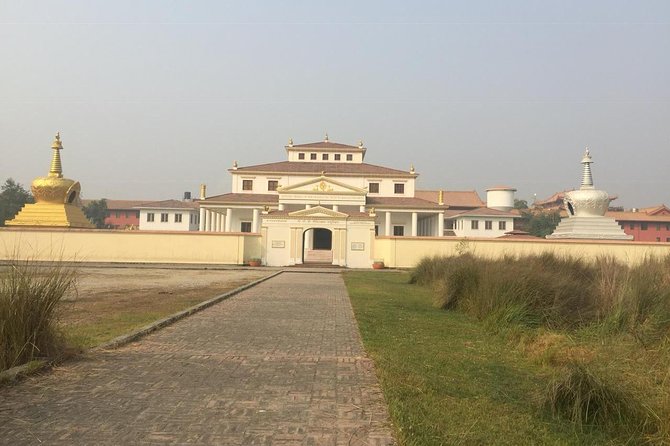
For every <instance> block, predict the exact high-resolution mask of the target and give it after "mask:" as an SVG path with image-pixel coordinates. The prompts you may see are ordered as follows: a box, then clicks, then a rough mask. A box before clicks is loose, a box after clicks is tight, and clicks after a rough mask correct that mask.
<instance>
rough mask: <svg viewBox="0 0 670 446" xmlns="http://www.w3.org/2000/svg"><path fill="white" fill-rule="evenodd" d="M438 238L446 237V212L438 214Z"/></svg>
mask: <svg viewBox="0 0 670 446" xmlns="http://www.w3.org/2000/svg"><path fill="white" fill-rule="evenodd" d="M437 236H438V237H442V236H444V212H440V213H439V214H437Z"/></svg>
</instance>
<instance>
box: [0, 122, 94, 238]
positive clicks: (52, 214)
mask: <svg viewBox="0 0 670 446" xmlns="http://www.w3.org/2000/svg"><path fill="white" fill-rule="evenodd" d="M51 148H52V149H53V151H54V153H53V158H52V159H51V169H49V175H47V176H45V177H38V178H35V179H34V180H33V183H32V184H31V186H30V189H31V190H32V192H33V196H34V197H35V204H26V205H25V206H24V207H23V209H21V211H20V212H19V213H18V214H17V215H16V217H14V219H13V220H7V221H6V222H5V224H6V225H7V226H41V227H44V226H51V227H54V226H55V227H68V228H93V227H94V225H93V224H91V222H90V221H88V219H87V218H86V216H85V215H84V212H83V211H82V210H81V207H80V206H81V200H80V198H79V194H80V192H81V185H80V184H79V182H78V181H74V180H70V179H67V178H63V167H62V166H61V162H60V151H61V150H63V144H62V143H61V141H60V133H56V139H54V142H53V144H52V145H51Z"/></svg>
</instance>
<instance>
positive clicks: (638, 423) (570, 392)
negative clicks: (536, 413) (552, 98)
mask: <svg viewBox="0 0 670 446" xmlns="http://www.w3.org/2000/svg"><path fill="white" fill-rule="evenodd" d="M544 404H545V406H546V407H547V408H548V409H549V410H551V413H552V414H553V415H554V416H556V417H560V418H564V419H567V420H570V421H571V422H572V423H573V424H574V425H575V427H576V428H577V429H578V430H580V431H583V430H584V429H588V428H599V429H603V430H607V431H614V432H619V433H621V434H623V435H625V436H627V437H628V438H630V440H632V441H635V442H636V443H639V442H640V441H641V440H642V439H643V437H645V436H649V435H653V434H654V433H656V431H657V430H658V426H657V424H658V418H657V417H656V416H655V414H654V413H653V412H652V411H651V410H650V409H649V408H648V407H646V406H644V405H643V404H642V403H641V402H640V401H639V400H638V398H637V397H636V396H635V394H634V393H632V392H629V391H627V390H625V389H623V388H622V387H621V386H620V385H615V384H613V383H612V382H610V380H608V379H604V378H601V377H599V376H598V375H597V374H595V373H594V372H593V371H592V370H590V369H589V368H588V367H587V366H586V365H584V364H581V363H572V364H570V365H568V367H566V368H565V370H563V371H562V373H561V374H560V375H559V376H558V377H556V378H555V379H554V380H553V381H551V383H550V384H549V387H548V390H547V392H546V399H545V401H544Z"/></svg>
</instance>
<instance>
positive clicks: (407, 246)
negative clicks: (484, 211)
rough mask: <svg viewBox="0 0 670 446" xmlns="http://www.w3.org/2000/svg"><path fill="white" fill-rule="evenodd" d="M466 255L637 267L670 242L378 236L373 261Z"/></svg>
mask: <svg viewBox="0 0 670 446" xmlns="http://www.w3.org/2000/svg"><path fill="white" fill-rule="evenodd" d="M464 252H469V253H471V254H474V255H476V256H481V257H488V258H499V257H502V256H505V255H514V256H516V255H524V254H541V253H544V252H552V253H556V254H559V255H570V256H572V257H577V258H584V259H588V260H595V259H597V258H598V257H600V256H613V257H615V258H616V259H618V260H619V261H621V262H624V263H628V264H636V263H639V262H640V261H641V260H643V259H644V258H645V257H648V256H667V255H670V243H647V242H620V241H611V240H601V241H598V240H584V241H582V240H544V239H537V240H513V239H474V238H473V239H470V238H468V239H455V238H441V237H411V238H409V237H378V238H377V239H376V240H375V250H374V258H375V259H379V260H383V261H384V264H385V265H386V266H388V267H391V268H410V267H412V266H414V265H416V264H417V262H418V261H419V260H421V258H422V257H425V256H434V255H446V256H449V255H456V254H459V253H464Z"/></svg>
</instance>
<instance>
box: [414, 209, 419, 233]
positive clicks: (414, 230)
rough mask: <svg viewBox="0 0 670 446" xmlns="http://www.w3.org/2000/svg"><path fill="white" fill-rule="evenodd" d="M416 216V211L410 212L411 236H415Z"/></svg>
mask: <svg viewBox="0 0 670 446" xmlns="http://www.w3.org/2000/svg"><path fill="white" fill-rule="evenodd" d="M418 218H419V216H418V214H417V213H416V212H412V237H416V226H417V225H416V222H417V219H418Z"/></svg>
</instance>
